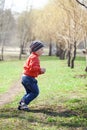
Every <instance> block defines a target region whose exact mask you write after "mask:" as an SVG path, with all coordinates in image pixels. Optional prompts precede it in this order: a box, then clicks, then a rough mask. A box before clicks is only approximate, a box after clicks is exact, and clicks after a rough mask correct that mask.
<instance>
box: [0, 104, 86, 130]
mask: <svg viewBox="0 0 87 130" xmlns="http://www.w3.org/2000/svg"><path fill="white" fill-rule="evenodd" d="M85 107H87V105H86V106H85ZM80 109H82V107H81V108H79V110H78V111H77V108H76V109H74V110H58V108H57V107H55V106H54V107H53V106H49V107H48V106H41V108H37V109H35V108H33V109H32V110H30V111H29V112H25V111H18V110H16V109H15V108H4V109H0V120H1V119H8V118H11V119H12V118H17V119H19V120H25V121H26V122H30V123H33V122H38V123H41V124H44V125H49V126H51V125H55V126H62V127H69V128H71V127H72V128H78V127H82V130H87V111H83V112H82V111H81V110H80ZM83 128H84V129H83Z"/></svg>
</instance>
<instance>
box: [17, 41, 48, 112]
mask: <svg viewBox="0 0 87 130" xmlns="http://www.w3.org/2000/svg"><path fill="white" fill-rule="evenodd" d="M43 47H44V45H43V43H42V42H40V41H33V42H32V43H31V45H30V53H31V54H30V56H29V57H28V59H27V61H26V63H25V65H24V71H23V75H22V84H23V86H24V88H25V91H26V94H25V95H24V96H23V97H22V99H21V101H20V102H19V106H18V110H25V111H29V108H28V104H29V103H30V102H31V101H33V100H34V99H35V98H36V97H37V96H38V95H39V88H38V84H37V83H38V81H37V79H36V77H38V75H40V74H44V73H45V71H46V69H45V68H41V67H40V61H39V56H41V55H42V53H43Z"/></svg>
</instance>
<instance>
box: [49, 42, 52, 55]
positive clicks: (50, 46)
mask: <svg viewBox="0 0 87 130" xmlns="http://www.w3.org/2000/svg"><path fill="white" fill-rule="evenodd" d="M49 56H52V43H51V42H50V44H49Z"/></svg>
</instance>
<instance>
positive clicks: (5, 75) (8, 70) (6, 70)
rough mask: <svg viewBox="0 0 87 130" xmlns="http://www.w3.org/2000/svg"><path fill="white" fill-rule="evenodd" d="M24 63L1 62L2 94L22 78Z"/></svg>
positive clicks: (0, 84)
mask: <svg viewBox="0 0 87 130" xmlns="http://www.w3.org/2000/svg"><path fill="white" fill-rule="evenodd" d="M22 67H23V61H4V62H0V94H1V93H4V92H6V91H8V89H9V88H10V87H11V86H12V85H13V83H15V81H16V80H18V78H20V75H21V72H22Z"/></svg>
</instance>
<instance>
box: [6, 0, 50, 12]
mask: <svg viewBox="0 0 87 130" xmlns="http://www.w3.org/2000/svg"><path fill="white" fill-rule="evenodd" d="M47 2H48V0H5V9H11V10H12V11H17V12H22V11H24V10H26V9H29V7H30V5H32V7H33V8H42V7H44V6H45V5H46V4H47Z"/></svg>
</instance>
